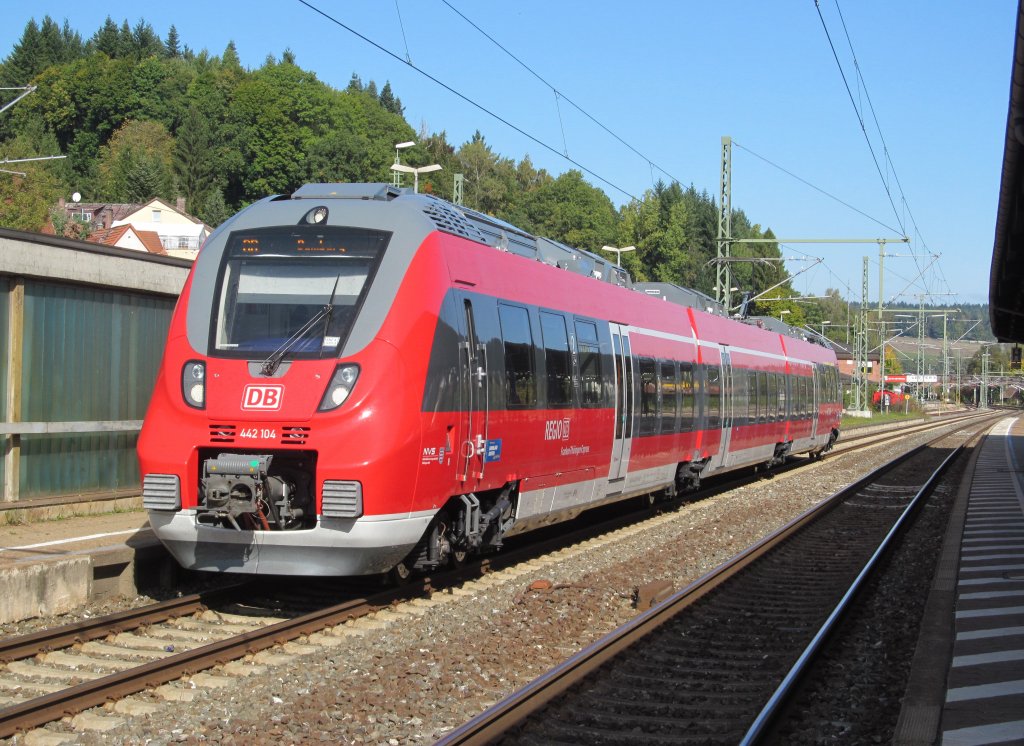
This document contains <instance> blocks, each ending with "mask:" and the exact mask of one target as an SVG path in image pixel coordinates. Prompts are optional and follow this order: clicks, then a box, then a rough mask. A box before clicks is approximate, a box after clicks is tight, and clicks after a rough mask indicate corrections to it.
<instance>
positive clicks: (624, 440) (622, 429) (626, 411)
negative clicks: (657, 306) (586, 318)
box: [608, 324, 633, 484]
mask: <svg viewBox="0 0 1024 746" xmlns="http://www.w3.org/2000/svg"><path fill="white" fill-rule="evenodd" d="M611 332H612V355H613V356H614V357H615V440H614V441H613V443H612V462H611V468H610V469H609V471H608V481H609V482H612V483H613V484H614V483H615V482H616V481H619V480H622V479H625V477H626V471H627V469H628V468H629V452H630V446H631V444H632V440H633V358H632V355H631V354H630V349H629V332H628V331H627V329H626V327H624V326H622V325H620V324H612V325H611Z"/></svg>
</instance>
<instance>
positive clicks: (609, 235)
mask: <svg viewBox="0 0 1024 746" xmlns="http://www.w3.org/2000/svg"><path fill="white" fill-rule="evenodd" d="M525 207H526V214H527V216H528V219H529V224H530V225H529V229H530V230H532V231H533V232H534V233H536V234H538V235H541V236H545V237H547V238H551V239H554V240H555V241H561V242H562V243H564V244H567V245H569V246H572V247H574V248H579V249H585V250H587V251H594V252H596V251H597V250H599V249H600V248H601V247H602V246H604V245H605V244H607V243H609V242H610V241H612V239H613V238H614V237H615V223H616V212H615V207H614V205H612V202H611V200H610V199H608V195H606V194H605V193H604V192H602V191H601V190H600V189H597V188H596V187H593V186H591V185H590V184H588V183H587V182H586V181H584V180H583V174H582V173H580V172H579V171H576V170H571V171H567V172H565V173H564V174H562V175H561V176H559V177H558V178H556V179H554V180H553V181H551V182H550V183H549V184H545V185H543V186H541V187H539V188H537V189H536V190H535V191H534V192H533V193H531V194H530V196H529V197H528V199H527V200H526V205H525Z"/></svg>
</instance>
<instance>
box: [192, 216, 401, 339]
mask: <svg viewBox="0 0 1024 746" xmlns="http://www.w3.org/2000/svg"><path fill="white" fill-rule="evenodd" d="M390 238H391V234H390V233H386V232H383V231H372V230H362V229H357V228H341V227H334V226H284V227H274V228H259V229H256V230H252V231H235V232H234V233H232V234H231V235H230V236H229V237H228V241H227V248H226V250H225V252H224V263H223V265H222V267H221V278H220V281H219V282H218V290H217V297H216V299H215V301H214V302H215V304H216V306H215V307H216V309H217V312H216V314H215V316H214V322H213V329H212V340H211V348H212V349H213V350H214V351H215V353H220V354H222V355H225V356H236V355H237V356H240V357H243V356H244V357H249V356H253V355H269V354H270V353H273V352H274V351H275V350H278V349H279V348H281V346H282V345H285V344H286V343H287V342H289V340H291V344H289V345H288V350H289V353H288V354H289V355H290V356H291V357H299V358H311V357H333V356H335V355H337V354H338V351H339V350H340V349H341V346H342V344H343V343H344V341H345V338H346V337H347V336H348V332H349V329H350V328H351V326H352V322H353V320H354V319H355V314H356V311H357V310H358V308H359V305H360V304H361V302H362V299H363V296H364V295H365V294H366V290H367V288H368V287H369V284H370V282H371V281H372V279H373V274H374V272H376V269H377V266H378V265H379V264H380V259H381V257H382V256H383V254H384V250H385V248H386V247H387V244H388V241H389V239H390ZM296 335H298V338H296V339H292V338H293V337H295V336H296Z"/></svg>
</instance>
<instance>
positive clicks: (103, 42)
mask: <svg viewBox="0 0 1024 746" xmlns="http://www.w3.org/2000/svg"><path fill="white" fill-rule="evenodd" d="M89 44H90V45H92V47H93V48H94V49H95V50H96V51H97V52H103V54H105V55H107V57H117V56H118V53H119V52H120V48H121V33H120V32H119V31H118V30H117V24H116V23H114V19H113V18H111V17H110V16H107V20H105V21H104V22H103V25H102V26H100V28H99V30H98V31H97V32H96V33H95V34H93V37H92V39H90V40H89Z"/></svg>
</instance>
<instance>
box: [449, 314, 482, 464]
mask: <svg viewBox="0 0 1024 746" xmlns="http://www.w3.org/2000/svg"><path fill="white" fill-rule="evenodd" d="M463 312H464V314H465V319H464V323H465V336H464V337H463V340H462V342H461V343H460V345H459V377H460V379H461V380H460V386H461V391H462V400H463V407H462V422H461V423H460V425H461V427H460V438H461V441H460V445H459V457H458V461H457V463H458V467H457V472H456V476H457V477H458V479H459V481H461V482H469V481H478V480H480V479H483V476H484V465H485V464H486V462H487V437H488V424H489V420H490V392H489V391H488V385H489V382H488V376H487V348H486V346H485V345H482V344H480V340H479V338H478V337H477V331H476V319H475V317H474V314H473V301H472V300H470V299H469V298H464V299H463Z"/></svg>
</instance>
